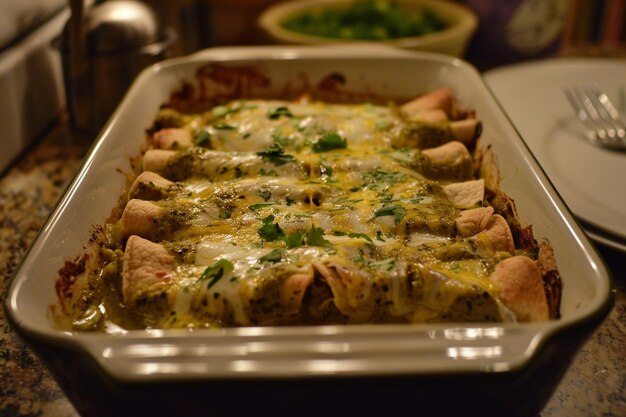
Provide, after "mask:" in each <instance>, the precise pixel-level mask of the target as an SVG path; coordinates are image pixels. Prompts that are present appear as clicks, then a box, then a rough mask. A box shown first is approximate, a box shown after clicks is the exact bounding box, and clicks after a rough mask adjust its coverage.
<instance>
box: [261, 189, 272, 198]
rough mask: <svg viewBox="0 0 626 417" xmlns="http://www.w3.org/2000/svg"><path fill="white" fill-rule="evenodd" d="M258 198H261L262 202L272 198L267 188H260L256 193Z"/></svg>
mask: <svg viewBox="0 0 626 417" xmlns="http://www.w3.org/2000/svg"><path fill="white" fill-rule="evenodd" d="M258 194H259V197H261V198H262V199H263V200H265V201H267V200H269V199H270V198H272V192H271V191H270V190H268V189H267V188H261V189H260V190H259V191H258Z"/></svg>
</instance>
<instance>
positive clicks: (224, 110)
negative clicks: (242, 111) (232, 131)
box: [211, 106, 236, 117]
mask: <svg viewBox="0 0 626 417" xmlns="http://www.w3.org/2000/svg"><path fill="white" fill-rule="evenodd" d="M235 111H236V109H231V108H230V107H227V106H215V107H213V108H212V109H211V113H213V116H215V117H224V116H226V115H227V114H229V113H233V112H235Z"/></svg>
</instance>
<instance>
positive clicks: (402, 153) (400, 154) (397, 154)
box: [390, 149, 414, 163]
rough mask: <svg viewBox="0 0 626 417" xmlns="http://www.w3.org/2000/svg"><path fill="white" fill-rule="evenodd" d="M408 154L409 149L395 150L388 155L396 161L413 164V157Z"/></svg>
mask: <svg viewBox="0 0 626 417" xmlns="http://www.w3.org/2000/svg"><path fill="white" fill-rule="evenodd" d="M409 152H410V150H409V149H396V150H395V151H393V152H391V154H390V155H391V157H392V158H393V159H397V160H398V161H401V162H407V163H412V162H414V161H413V157H412V156H411V154H410V153H409Z"/></svg>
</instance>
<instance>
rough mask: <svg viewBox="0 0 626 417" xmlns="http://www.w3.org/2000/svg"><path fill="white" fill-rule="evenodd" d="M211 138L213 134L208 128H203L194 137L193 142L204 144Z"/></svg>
mask: <svg viewBox="0 0 626 417" xmlns="http://www.w3.org/2000/svg"><path fill="white" fill-rule="evenodd" d="M210 138H211V134H210V133H209V132H207V131H206V130H201V131H199V132H198V133H196V137H195V138H194V141H193V142H194V143H195V144H196V145H202V144H203V143H204V142H208V141H209V139H210Z"/></svg>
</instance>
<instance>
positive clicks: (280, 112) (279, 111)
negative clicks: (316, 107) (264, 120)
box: [267, 106, 293, 120]
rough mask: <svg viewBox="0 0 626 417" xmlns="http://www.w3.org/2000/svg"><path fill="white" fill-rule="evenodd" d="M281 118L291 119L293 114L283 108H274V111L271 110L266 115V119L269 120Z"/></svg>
mask: <svg viewBox="0 0 626 417" xmlns="http://www.w3.org/2000/svg"><path fill="white" fill-rule="evenodd" d="M281 116H284V117H293V114H291V112H290V111H289V109H288V108H287V107H285V106H281V107H276V108H275V109H274V110H271V111H269V112H268V113H267V117H269V118H270V119H273V120H276V119H278V118H280V117H281Z"/></svg>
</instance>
